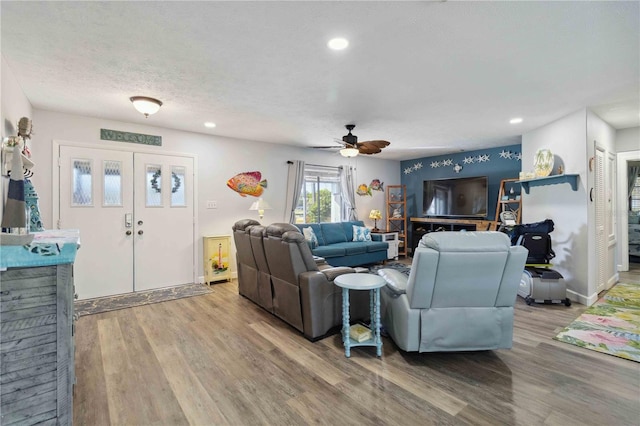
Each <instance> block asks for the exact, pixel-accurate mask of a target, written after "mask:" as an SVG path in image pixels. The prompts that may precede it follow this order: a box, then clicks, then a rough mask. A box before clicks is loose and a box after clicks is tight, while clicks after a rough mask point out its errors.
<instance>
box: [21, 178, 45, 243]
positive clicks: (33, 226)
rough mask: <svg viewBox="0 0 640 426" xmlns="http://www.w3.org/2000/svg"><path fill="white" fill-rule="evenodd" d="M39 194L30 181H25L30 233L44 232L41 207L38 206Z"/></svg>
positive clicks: (25, 199) (25, 198)
mask: <svg viewBox="0 0 640 426" xmlns="http://www.w3.org/2000/svg"><path fill="white" fill-rule="evenodd" d="M38 198H39V197H38V193H37V192H36V189H35V188H34V187H33V184H32V183H31V181H30V180H29V179H26V178H25V180H24V201H25V204H26V207H27V212H28V216H29V220H28V223H29V232H40V231H44V227H43V226H42V219H41V218H40V206H39V204H38Z"/></svg>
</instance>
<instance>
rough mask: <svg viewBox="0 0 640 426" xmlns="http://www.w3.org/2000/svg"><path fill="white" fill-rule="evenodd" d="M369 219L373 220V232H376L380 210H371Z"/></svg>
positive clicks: (380, 214) (380, 215) (380, 216)
mask: <svg viewBox="0 0 640 426" xmlns="http://www.w3.org/2000/svg"><path fill="white" fill-rule="evenodd" d="M369 219H373V232H378V231H379V229H378V219H382V213H380V210H376V209H374V210H371V212H370V213H369Z"/></svg>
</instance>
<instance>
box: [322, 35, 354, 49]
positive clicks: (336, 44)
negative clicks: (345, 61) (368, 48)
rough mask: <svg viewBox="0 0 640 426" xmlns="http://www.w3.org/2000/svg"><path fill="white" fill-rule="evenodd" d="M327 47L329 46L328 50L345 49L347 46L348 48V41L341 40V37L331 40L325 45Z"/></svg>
mask: <svg viewBox="0 0 640 426" xmlns="http://www.w3.org/2000/svg"><path fill="white" fill-rule="evenodd" d="M327 46H329V48H330V49H333V50H342V49H346V48H347V46H349V40H347V39H346V38H341V37H337V38H332V39H331V40H329V42H328V43H327Z"/></svg>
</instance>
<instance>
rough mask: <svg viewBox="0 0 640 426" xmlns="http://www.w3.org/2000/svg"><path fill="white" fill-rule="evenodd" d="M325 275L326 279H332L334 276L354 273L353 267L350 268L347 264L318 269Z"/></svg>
mask: <svg viewBox="0 0 640 426" xmlns="http://www.w3.org/2000/svg"><path fill="white" fill-rule="evenodd" d="M320 272H322V273H323V274H324V276H325V277H327V280H329V281H333V280H335V279H336V277H338V276H340V275H344V274H355V272H356V271H355V269H353V268H350V267H348V266H337V267H335V268H326V269H322V270H320Z"/></svg>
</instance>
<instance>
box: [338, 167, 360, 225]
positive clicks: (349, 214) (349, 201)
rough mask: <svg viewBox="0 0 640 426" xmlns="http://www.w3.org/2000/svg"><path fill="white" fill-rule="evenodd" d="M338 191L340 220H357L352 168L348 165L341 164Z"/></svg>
mask: <svg viewBox="0 0 640 426" xmlns="http://www.w3.org/2000/svg"><path fill="white" fill-rule="evenodd" d="M340 192H341V194H340V195H342V220H343V221H349V220H358V212H357V211H356V193H355V186H354V184H353V168H352V167H350V166H342V169H341V170H340Z"/></svg>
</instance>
